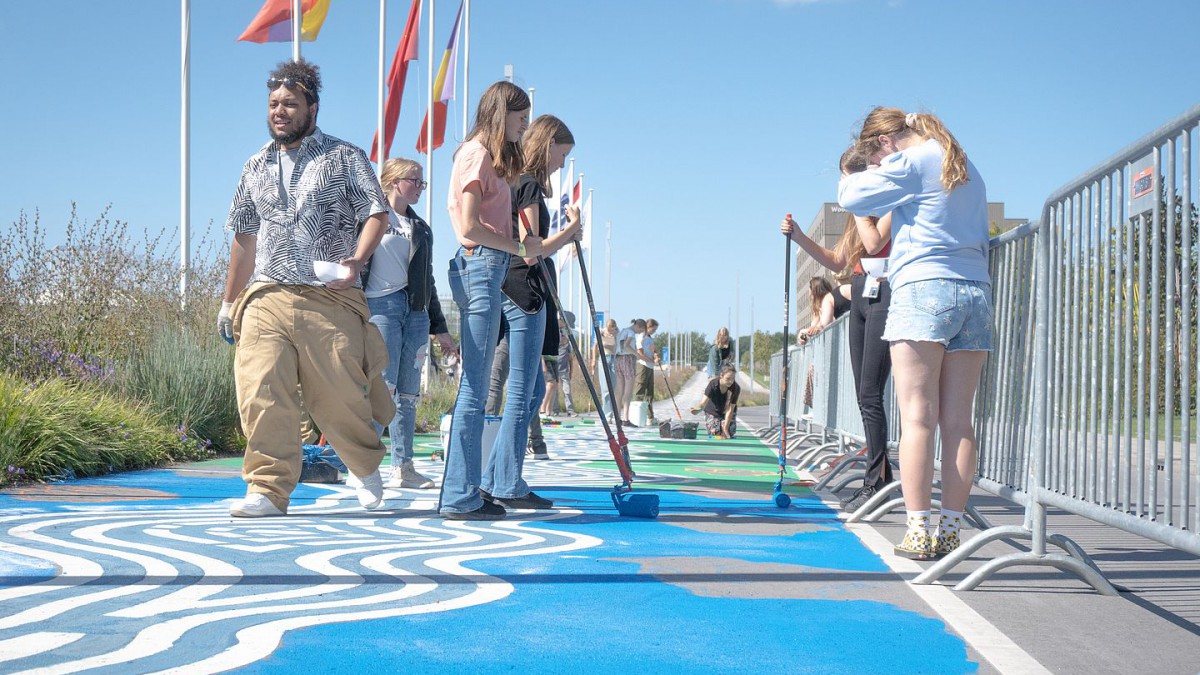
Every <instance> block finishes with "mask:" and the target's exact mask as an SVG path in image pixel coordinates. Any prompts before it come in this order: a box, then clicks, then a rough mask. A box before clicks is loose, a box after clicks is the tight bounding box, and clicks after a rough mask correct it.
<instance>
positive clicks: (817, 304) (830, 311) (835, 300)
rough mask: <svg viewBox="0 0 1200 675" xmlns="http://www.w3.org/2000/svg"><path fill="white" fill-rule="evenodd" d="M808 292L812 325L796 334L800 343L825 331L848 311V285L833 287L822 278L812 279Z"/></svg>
mask: <svg viewBox="0 0 1200 675" xmlns="http://www.w3.org/2000/svg"><path fill="white" fill-rule="evenodd" d="M808 292H809V295H810V296H811V298H812V323H811V324H809V326H808V328H805V329H804V330H802V331H800V332H799V333H797V335H796V337H797V338H798V339H799V340H800V341H801V342H805V341H807V340H808V338H810V337H812V336H814V335H816V334H817V333H820V332H821V331H823V330H825V328H826V327H827V326H829V324H831V323H833V320H834V319H836V318H838V317H840V316H841V315H843V314H845V313H846V312H848V311H850V297H849V292H850V286H849V285H848V284H843V285H840V286H837V287H835V286H834V285H833V284H831V283H830V282H829V280H828V279H826V278H825V277H823V276H822V277H813V278H812V279H810V280H809V282H808Z"/></svg>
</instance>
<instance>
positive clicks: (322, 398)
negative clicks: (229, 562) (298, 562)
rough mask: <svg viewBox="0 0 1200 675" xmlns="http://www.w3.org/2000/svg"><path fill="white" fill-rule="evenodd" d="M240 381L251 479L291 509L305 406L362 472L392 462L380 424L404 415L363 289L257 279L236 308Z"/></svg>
mask: <svg viewBox="0 0 1200 675" xmlns="http://www.w3.org/2000/svg"><path fill="white" fill-rule="evenodd" d="M234 317H235V318H234V338H235V341H236V344H237V352H236V356H235V358H234V378H235V380H236V382H237V396H238V411H239V413H240V414H241V419H242V429H243V431H244V432H245V433H246V455H245V459H244V461H243V464H242V478H243V479H244V480H245V481H246V483H247V484H248V485H249V491H250V492H258V493H261V494H264V495H266V496H267V498H268V499H270V500H271V502H272V503H273V504H275V506H277V507H279V508H280V509H281V510H284V511H286V510H287V505H288V501H289V498H290V496H291V493H292V490H294V489H295V487H296V483H297V482H298V481H299V479H300V464H301V455H302V452H301V448H300V421H301V399H300V396H301V391H303V396H304V405H303V408H304V409H306V410H307V411H308V413H309V414H310V415H311V416H312V418H313V421H314V422H316V424H317V426H318V427H320V428H321V431H323V432H324V433H325V438H326V440H328V441H329V443H330V444H331V445H332V446H333V447H334V449H335V450H336V451H337V453H338V457H340V458H341V459H342V461H343V462H345V464H346V467H347V468H348V469H350V472H351V473H353V474H354V475H356V476H368V475H370V474H371V473H372V472H374V471H375V470H376V469H378V468H379V463H380V462H381V461H383V456H384V447H383V443H382V442H380V439H379V434H378V433H377V432H376V431H375V429H374V428H373V427H372V426H371V420H372V419H375V420H376V421H378V422H379V423H380V424H387V423H388V422H390V421H391V419H392V417H393V416H395V414H396V405H395V403H393V402H392V397H391V396H390V395H389V394H388V391H387V384H386V383H385V382H384V381H383V377H382V373H383V369H384V367H385V366H386V365H387V347H386V345H385V344H384V342H383V336H381V335H380V334H379V329H378V328H376V327H375V325H374V324H372V323H371V322H370V321H369V320H368V319H369V318H370V313H369V311H368V310H367V303H366V298H365V296H363V292H362V291H361V290H359V289H346V290H340V291H338V290H331V289H328V288H324V287H321V286H299V285H284V284H275V283H263V282H257V283H254V284H251V285H250V286H248V287H247V288H246V289H245V290H244V291H243V292H242V294H241V296H239V298H238V301H237V303H236V305H235V307H234Z"/></svg>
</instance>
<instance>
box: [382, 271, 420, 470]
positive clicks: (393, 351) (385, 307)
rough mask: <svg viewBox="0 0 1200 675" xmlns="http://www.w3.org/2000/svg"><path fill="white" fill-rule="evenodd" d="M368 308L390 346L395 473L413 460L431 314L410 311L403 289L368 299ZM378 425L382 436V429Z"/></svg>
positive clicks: (386, 379)
mask: <svg viewBox="0 0 1200 675" xmlns="http://www.w3.org/2000/svg"><path fill="white" fill-rule="evenodd" d="M367 307H369V308H370V310H371V323H373V324H375V325H376V326H377V327H378V328H379V332H380V333H382V334H383V341H384V342H385V343H386V344H387V350H388V366H387V369H386V370H384V371H383V380H384V382H387V386H388V390H389V391H391V392H392V399H393V400H394V401H395V402H396V416H395V417H393V418H392V422H391V424H389V425H388V435H389V436H390V437H391V439H392V470H393V471H395V470H398V469H399V468H400V465H401V464H403V463H404V462H408V461H411V460H412V458H413V433H414V432H415V431H416V427H417V399H418V398H419V397H420V395H421V365H422V362H423V361H424V360H425V352H426V349H427V345H428V344H429V312H426V311H411V310H410V309H409V307H408V291H406V290H403V289H402V290H399V291H396V292H395V293H389V294H387V295H384V296H381V297H378V298H367ZM375 426H376V430H377V431H378V432H379V433H380V434H383V427H382V426H381V425H379V424H376V425H375Z"/></svg>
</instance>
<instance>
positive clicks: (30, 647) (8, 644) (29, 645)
mask: <svg viewBox="0 0 1200 675" xmlns="http://www.w3.org/2000/svg"><path fill="white" fill-rule="evenodd" d="M81 637H83V633H30V634H28V635H22V636H21V637H15V638H9V639H8V640H0V663H3V662H5V661H16V660H17V659H24V658H27V657H30V656H37V655H38V654H41V653H42V652H48V651H50V650H52V649H58V648H59V647H62V646H63V645H69V644H71V643H72V642H74V641H76V640H78V639H79V638H81Z"/></svg>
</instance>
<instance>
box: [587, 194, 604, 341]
mask: <svg viewBox="0 0 1200 675" xmlns="http://www.w3.org/2000/svg"><path fill="white" fill-rule="evenodd" d="M595 192H596V191H595V190H592V189H589V190H588V198H587V205H588V214H587V220H586V221H584V224H583V225H584V227H588V228H590V227H591V226H592V214H593V213H594V212H595V209H596V203H595V202H593V201H592V197H593V195H594V193H595ZM587 239H588V248H587V256H588V260H587V268H588V274H591V275H592V278H591V279H589V280H588V282H589V283H592V282H594V281H595V276H596V268H595V267H592V249H593V248H595V247H594V246H592V238H591V236H588V238H587ZM601 328H603V326H601ZM595 341H596V340H595V335H594V334H593V336H592V342H593V343H594V342H595Z"/></svg>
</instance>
